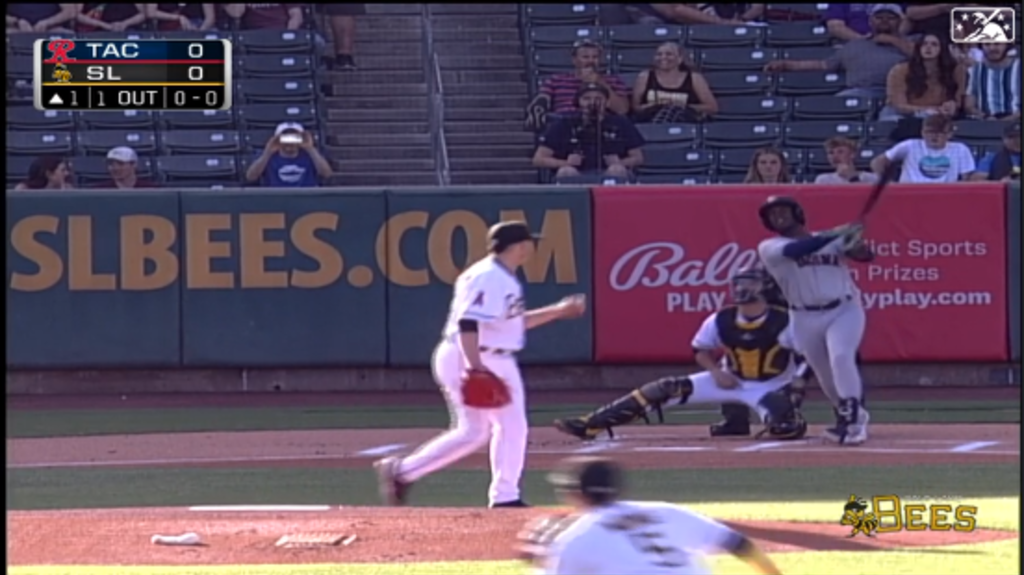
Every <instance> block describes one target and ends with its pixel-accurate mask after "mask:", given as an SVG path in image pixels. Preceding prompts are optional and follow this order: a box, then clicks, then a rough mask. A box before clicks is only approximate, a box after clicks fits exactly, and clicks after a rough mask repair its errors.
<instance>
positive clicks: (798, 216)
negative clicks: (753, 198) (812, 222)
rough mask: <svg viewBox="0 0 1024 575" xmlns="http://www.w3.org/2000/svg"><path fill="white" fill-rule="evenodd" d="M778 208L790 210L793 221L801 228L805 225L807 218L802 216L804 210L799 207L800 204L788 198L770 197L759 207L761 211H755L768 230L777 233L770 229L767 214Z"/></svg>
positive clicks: (772, 228)
mask: <svg viewBox="0 0 1024 575" xmlns="http://www.w3.org/2000/svg"><path fill="white" fill-rule="evenodd" d="M778 206H786V207H788V208H789V209H790V210H792V212H793V219H794V220H795V221H796V223H798V224H800V225H801V226H802V225H804V224H806V223H807V218H806V216H804V209H803V208H802V207H800V204H799V203H798V202H797V201H796V200H794V199H793V198H790V197H788V196H771V197H770V198H768V200H767V201H765V203H764V204H762V205H761V209H759V210H758V211H757V213H758V215H759V216H761V223H762V224H764V227H766V228H768V229H769V230H771V231H773V232H777V231H779V230H776V229H775V228H774V227H772V222H771V221H770V220H769V219H768V212H769V211H771V209H772V208H775V207H778Z"/></svg>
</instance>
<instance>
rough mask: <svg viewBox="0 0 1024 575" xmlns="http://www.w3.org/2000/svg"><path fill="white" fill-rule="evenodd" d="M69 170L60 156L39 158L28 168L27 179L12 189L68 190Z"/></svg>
mask: <svg viewBox="0 0 1024 575" xmlns="http://www.w3.org/2000/svg"><path fill="white" fill-rule="evenodd" d="M70 175H71V170H70V169H68V163H67V160H65V159H64V158H62V157H60V156H40V157H38V158H36V159H35V160H33V162H32V163H31V164H29V167H28V177H27V178H25V179H24V180H22V181H21V182H19V183H18V185H17V186H15V187H14V189H15V190H70V189H72V188H73V186H72V185H71V184H70V183H69V182H68V177H69V176H70Z"/></svg>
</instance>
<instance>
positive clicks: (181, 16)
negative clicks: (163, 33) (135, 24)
mask: <svg viewBox="0 0 1024 575" xmlns="http://www.w3.org/2000/svg"><path fill="white" fill-rule="evenodd" d="M146 17H147V18H149V19H150V20H152V21H154V22H156V29H157V30H210V29H212V28H213V27H214V25H215V24H216V23H217V11H216V9H215V8H214V5H213V4H146Z"/></svg>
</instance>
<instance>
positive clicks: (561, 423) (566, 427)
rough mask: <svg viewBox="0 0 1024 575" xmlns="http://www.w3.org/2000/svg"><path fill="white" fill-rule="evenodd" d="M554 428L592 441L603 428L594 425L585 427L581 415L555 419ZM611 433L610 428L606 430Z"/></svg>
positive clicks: (585, 424)
mask: <svg viewBox="0 0 1024 575" xmlns="http://www.w3.org/2000/svg"><path fill="white" fill-rule="evenodd" d="M554 425H555V429H557V430H558V431H561V432H562V433H564V434H566V435H571V436H573V437H575V438H577V439H581V440H583V441H593V440H594V439H596V438H597V436H598V435H600V434H601V432H602V431H604V430H603V429H597V428H596V427H587V423H586V422H585V421H584V420H583V418H581V417H574V418H572V419H556V420H555V422H554ZM608 433H609V434H611V430H610V429H609V430H608Z"/></svg>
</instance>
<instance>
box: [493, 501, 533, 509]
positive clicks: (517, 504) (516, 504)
mask: <svg viewBox="0 0 1024 575" xmlns="http://www.w3.org/2000/svg"><path fill="white" fill-rule="evenodd" d="M524 507H529V505H527V504H526V502H525V501H523V500H522V499H516V500H515V501H503V502H501V503H491V509H506V508H508V509H515V508H524Z"/></svg>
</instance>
